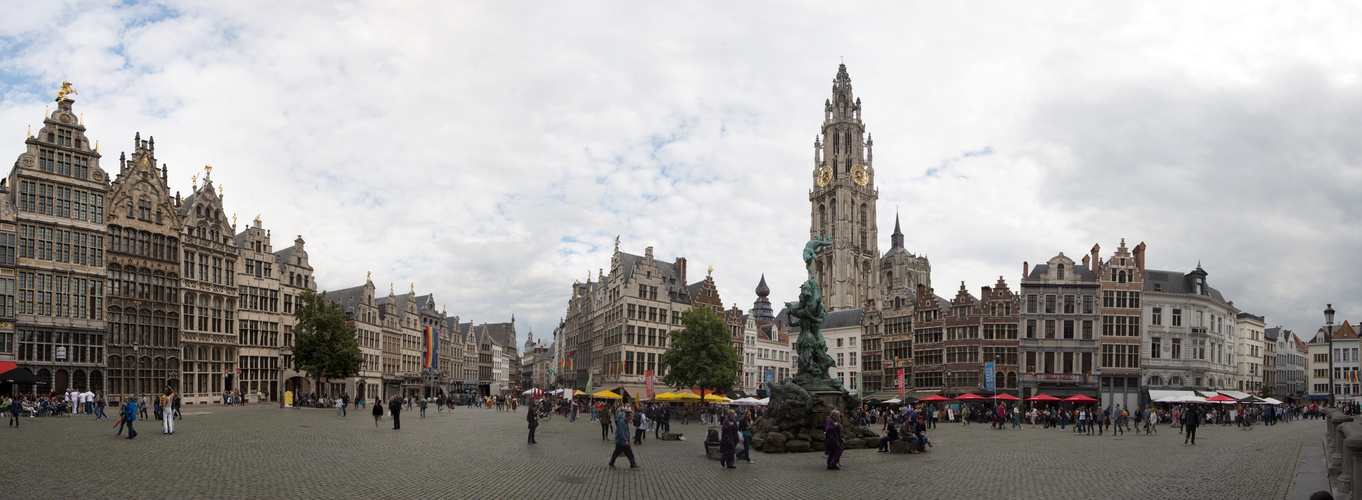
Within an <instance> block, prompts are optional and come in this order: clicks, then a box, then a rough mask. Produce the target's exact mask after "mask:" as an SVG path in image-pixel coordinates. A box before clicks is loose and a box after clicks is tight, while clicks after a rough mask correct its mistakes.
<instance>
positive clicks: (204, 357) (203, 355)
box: [199, 347, 208, 361]
mask: <svg viewBox="0 0 1362 500" xmlns="http://www.w3.org/2000/svg"><path fill="white" fill-rule="evenodd" d="M199 361H208V348H207V347H200V348H199Z"/></svg>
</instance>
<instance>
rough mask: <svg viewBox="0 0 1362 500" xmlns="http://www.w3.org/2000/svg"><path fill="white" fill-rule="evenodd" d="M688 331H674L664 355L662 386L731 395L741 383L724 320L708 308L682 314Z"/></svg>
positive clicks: (695, 308)
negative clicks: (735, 386) (731, 391)
mask: <svg viewBox="0 0 1362 500" xmlns="http://www.w3.org/2000/svg"><path fill="white" fill-rule="evenodd" d="M681 324H682V325H684V328H682V329H680V330H673V331H672V332H671V333H670V334H669V335H668V336H669V337H671V342H670V345H669V346H668V347H667V352H664V353H662V362H661V364H662V372H663V373H665V375H663V376H662V383H664V384H667V385H669V386H672V387H678V388H682V387H685V388H696V389H701V390H702V392H703V390H711V391H714V392H715V393H727V392H728V391H729V389H732V388H733V385H734V384H736V383H737V382H738V356H737V354H736V353H734V352H733V344H732V343H733V339H732V338H731V337H730V335H729V333H728V326H727V325H725V324H724V320H723V319H721V318H719V315H718V314H715V312H714V310H713V309H710V308H709V307H707V306H697V307H694V308H692V309H691V310H689V311H686V313H685V314H682V315H681Z"/></svg>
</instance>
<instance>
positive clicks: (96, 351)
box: [15, 330, 104, 363]
mask: <svg viewBox="0 0 1362 500" xmlns="http://www.w3.org/2000/svg"><path fill="white" fill-rule="evenodd" d="M16 334H17V337H18V338H17V340H18V343H17V346H16V347H17V348H18V349H17V351H16V352H15V357H16V358H17V359H18V360H19V361H66V362H70V363H98V362H99V361H102V360H103V359H104V336H103V335H99V334H90V333H73V332H54V331H49V330H19V331H18V332H16Z"/></svg>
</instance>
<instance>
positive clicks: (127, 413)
mask: <svg viewBox="0 0 1362 500" xmlns="http://www.w3.org/2000/svg"><path fill="white" fill-rule="evenodd" d="M136 421H137V402H136V401H133V400H132V397H131V396H129V397H128V401H127V402H126V403H123V423H125V424H128V439H132V438H135V437H137V430H136V429H133V428H132V423H133V422H136Z"/></svg>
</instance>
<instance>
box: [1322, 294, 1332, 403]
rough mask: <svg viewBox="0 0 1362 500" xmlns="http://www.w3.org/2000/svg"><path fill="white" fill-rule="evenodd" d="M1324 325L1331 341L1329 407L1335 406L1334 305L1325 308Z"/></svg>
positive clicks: (1327, 336) (1327, 337)
mask: <svg viewBox="0 0 1362 500" xmlns="http://www.w3.org/2000/svg"><path fill="white" fill-rule="evenodd" d="M1324 308H1325V309H1324V324H1325V326H1326V327H1327V328H1328V334H1327V335H1326V337H1325V338H1326V339H1328V341H1329V406H1333V405H1334V305H1333V304H1327V305H1325V306H1324Z"/></svg>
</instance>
